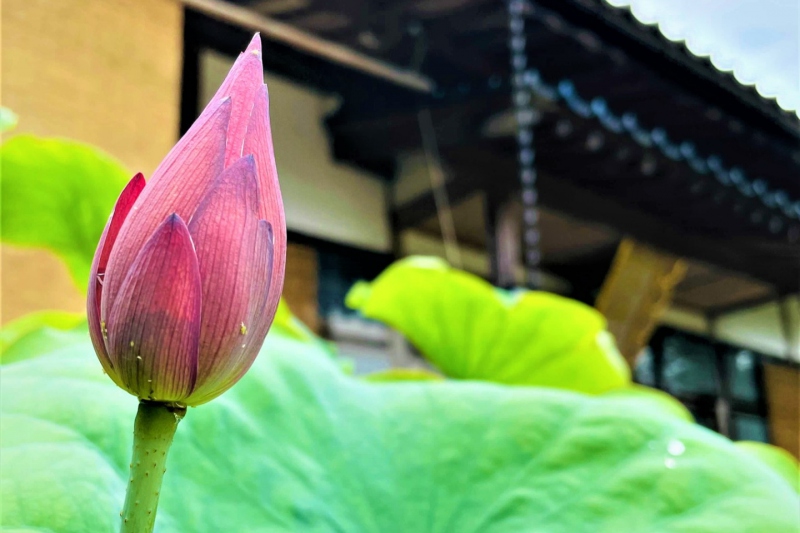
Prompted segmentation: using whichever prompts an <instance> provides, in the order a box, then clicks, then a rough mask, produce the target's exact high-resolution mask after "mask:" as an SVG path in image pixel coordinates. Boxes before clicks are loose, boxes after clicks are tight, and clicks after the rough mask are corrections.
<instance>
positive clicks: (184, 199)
mask: <svg viewBox="0 0 800 533" xmlns="http://www.w3.org/2000/svg"><path fill="white" fill-rule="evenodd" d="M209 109H211V114H210V116H209V117H208V118H207V119H202V120H200V119H198V121H197V122H195V124H194V125H193V126H192V127H191V129H190V130H189V131H188V132H187V133H186V135H184V136H183V138H181V140H180V141H178V144H177V145H175V147H174V148H173V149H172V151H170V153H169V155H167V157H166V158H165V159H164V161H163V162H162V163H161V165H159V167H158V169H157V170H156V172H155V174H154V175H153V177H152V179H151V180H150V182H149V183H148V184H147V187H145V189H144V191H142V194H141V197H140V200H139V201H138V202H137V204H136V207H135V208H134V209H133V210H132V211H131V213H130V215H129V216H128V218H127V220H126V221H125V223H124V224H123V226H122V228H121V229H120V233H119V238H118V239H117V243H116V244H115V246H114V249H113V250H112V251H111V256H110V258H109V262H108V268H107V269H106V275H105V280H104V291H103V304H102V306H101V311H102V313H101V318H102V319H103V320H105V317H106V313H107V311H108V310H109V309H111V307H112V306H113V304H114V300H115V299H116V296H117V293H118V291H119V288H120V286H121V284H122V280H123V279H124V278H125V275H126V273H127V272H128V267H129V266H130V264H131V262H132V261H133V260H134V258H135V257H136V255H137V253H138V252H139V250H141V249H142V246H143V245H144V243H145V241H146V240H147V239H148V238H149V237H150V235H152V234H153V232H154V231H155V229H156V228H157V227H158V226H159V224H161V222H162V221H163V220H164V218H166V217H167V215H169V214H170V213H176V214H177V215H178V216H180V217H181V218H183V219H184V220H189V218H190V217H191V216H192V214H194V211H195V209H196V208H197V206H198V204H199V203H200V199H201V198H202V197H203V196H205V193H206V192H207V191H208V189H209V187H210V186H211V184H212V183H213V181H214V179H215V178H216V177H217V176H219V174H220V173H221V172H222V169H223V163H224V154H225V135H226V131H227V128H228V122H229V119H230V113H231V102H230V100H223V101H218V102H216V103H215V104H213V105H212V106H210V107H209Z"/></svg>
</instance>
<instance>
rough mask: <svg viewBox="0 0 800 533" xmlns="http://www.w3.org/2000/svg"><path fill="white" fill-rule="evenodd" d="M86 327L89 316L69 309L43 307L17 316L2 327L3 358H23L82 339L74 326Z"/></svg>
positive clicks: (0, 347)
mask: <svg viewBox="0 0 800 533" xmlns="http://www.w3.org/2000/svg"><path fill="white" fill-rule="evenodd" d="M85 328H86V317H85V316H84V315H82V314H79V313H67V312H65V311H39V312H36V313H31V314H28V315H25V316H23V317H20V318H18V319H16V320H13V321H11V322H9V323H8V324H6V325H5V326H3V328H2V329H0V361H2V362H3V363H11V362H14V361H20V360H22V359H26V358H27V357H31V356H34V355H36V354H40V353H43V352H47V351H50V350H52V349H54V348H58V347H63V346H64V345H65V343H66V344H68V343H70V342H80V341H82V339H80V338H77V337H76V336H75V335H73V334H72V333H71V332H70V330H75V329H80V330H83V329H85Z"/></svg>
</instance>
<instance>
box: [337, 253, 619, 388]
mask: <svg viewBox="0 0 800 533" xmlns="http://www.w3.org/2000/svg"><path fill="white" fill-rule="evenodd" d="M347 305H348V306H350V307H352V308H354V309H358V310H359V311H361V313H362V314H363V315H364V316H366V317H368V318H372V319H375V320H379V321H381V322H384V323H386V324H388V325H390V326H391V327H393V328H395V329H397V330H399V331H400V332H402V333H403V334H404V335H405V336H406V337H407V338H408V339H409V340H410V341H411V342H412V343H413V344H414V345H415V346H416V347H417V348H418V349H419V350H420V352H422V354H423V355H424V356H425V357H426V358H427V359H428V360H430V361H431V362H432V363H433V364H434V365H435V366H436V367H438V368H439V369H440V370H441V371H442V372H443V373H444V374H445V375H447V376H449V377H453V378H461V379H478V380H486V381H495V382H499V383H506V384H511V385H539V386H548V387H558V388H565V389H572V390H577V391H581V392H587V393H601V392H605V391H607V390H611V389H615V388H618V387H623V386H625V385H627V384H628V383H630V371H629V369H628V366H627V365H626V363H625V361H624V360H623V358H622V356H621V355H620V354H619V352H618V351H617V348H616V346H615V344H614V340H613V338H612V337H611V335H610V334H609V333H608V332H607V331H606V330H605V327H606V321H605V319H604V318H603V316H602V315H601V314H600V313H598V312H597V311H595V310H594V309H592V308H591V307H588V306H586V305H584V304H582V303H580V302H577V301H574V300H570V299H567V298H563V297H561V296H557V295H554V294H549V293H546V292H535V291H534V292H532V291H517V292H513V293H512V292H508V291H501V290H498V289H495V288H494V287H492V285H490V284H489V283H487V282H485V281H484V280H482V279H481V278H479V277H477V276H473V275H472V274H468V273H466V272H463V271H460V270H456V269H453V268H450V266H449V265H448V264H447V263H446V262H444V261H442V260H440V259H436V258H430V257H409V258H406V259H402V260H400V261H397V262H396V263H394V264H393V265H391V266H390V267H389V268H387V269H386V270H385V271H384V272H383V273H382V274H381V275H380V276H378V277H377V278H376V279H375V281H373V282H372V283H366V282H360V283H358V284H356V285H355V286H354V287H353V289H351V291H350V293H349V294H348V296H347Z"/></svg>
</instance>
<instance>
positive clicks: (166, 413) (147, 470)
mask: <svg viewBox="0 0 800 533" xmlns="http://www.w3.org/2000/svg"><path fill="white" fill-rule="evenodd" d="M185 413H186V409H185V408H176V407H172V406H169V405H165V404H162V403H155V402H147V401H142V402H140V403H139V411H138V412H137V413H136V422H135V423H134V426H133V459H132V460H131V478H130V482H129V483H128V493H127V495H126V496H125V507H124V508H123V509H122V513H121V514H120V516H121V517H122V527H121V528H120V533H151V532H152V531H153V525H154V524H155V521H156V509H157V508H158V496H159V494H160V492H161V480H162V479H163V477H164V472H166V471H167V469H166V466H165V465H166V463H167V452H169V447H170V445H171V444H172V437H173V436H174V435H175V430H176V429H177V428H178V422H180V420H181V419H182V418H183V415H184V414H185Z"/></svg>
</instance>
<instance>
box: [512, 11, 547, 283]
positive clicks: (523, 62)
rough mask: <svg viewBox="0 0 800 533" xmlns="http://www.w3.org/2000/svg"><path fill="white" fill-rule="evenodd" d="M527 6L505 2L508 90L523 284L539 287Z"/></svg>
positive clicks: (538, 240) (534, 155)
mask: <svg viewBox="0 0 800 533" xmlns="http://www.w3.org/2000/svg"><path fill="white" fill-rule="evenodd" d="M529 8H530V5H529V4H528V2H526V1H525V0H509V2H508V29H509V40H508V47H509V50H510V52H511V88H512V94H513V101H514V108H515V112H516V113H515V114H516V119H517V145H518V147H519V179H520V183H521V185H522V209H523V211H522V235H523V264H524V265H525V281H526V284H527V286H528V287H529V288H531V289H536V288H539V287H540V286H541V272H540V270H539V265H540V263H541V260H542V255H541V252H540V250H539V243H540V240H541V235H540V233H539V208H538V203H539V193H538V191H537V190H536V178H537V176H536V168H535V166H534V163H535V161H536V150H535V148H534V144H533V123H534V119H535V112H534V109H533V104H532V94H531V91H530V89H529V88H528V87H527V86H526V84H525V69H526V68H527V67H528V54H527V52H526V49H525V44H526V38H525V11H526V10H527V9H529Z"/></svg>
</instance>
